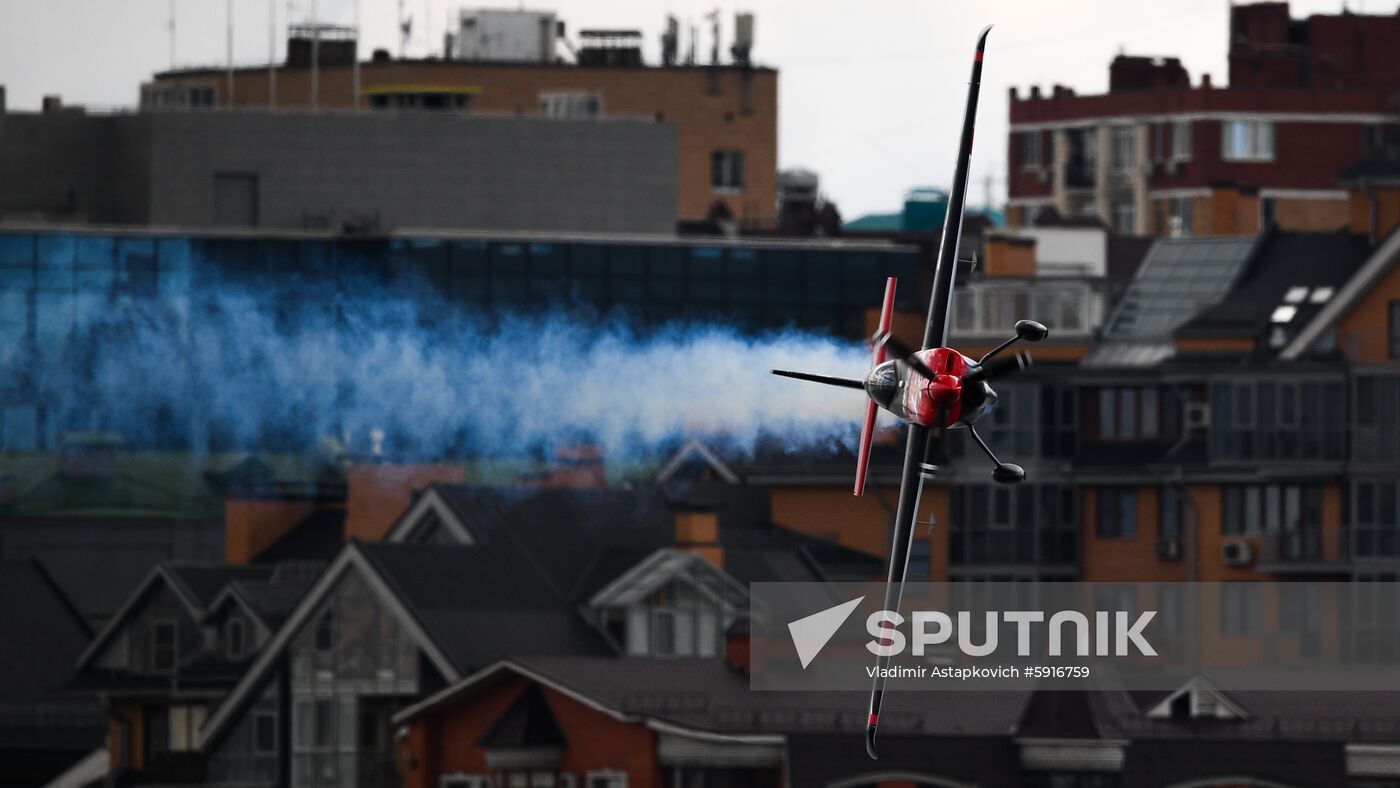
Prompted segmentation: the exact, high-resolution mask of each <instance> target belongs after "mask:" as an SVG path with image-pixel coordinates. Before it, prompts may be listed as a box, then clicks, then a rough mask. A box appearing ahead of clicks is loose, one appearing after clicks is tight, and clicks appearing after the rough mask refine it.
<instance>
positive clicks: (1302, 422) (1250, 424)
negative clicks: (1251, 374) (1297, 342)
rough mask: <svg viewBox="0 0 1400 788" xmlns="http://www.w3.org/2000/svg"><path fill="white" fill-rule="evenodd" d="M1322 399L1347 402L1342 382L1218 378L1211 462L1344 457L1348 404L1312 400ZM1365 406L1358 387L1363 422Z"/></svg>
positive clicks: (1358, 432)
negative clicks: (1331, 404) (1328, 404)
mask: <svg viewBox="0 0 1400 788" xmlns="http://www.w3.org/2000/svg"><path fill="white" fill-rule="evenodd" d="M1359 380H1361V378H1358V381H1359ZM1358 385H1359V384H1358ZM1318 402H1340V403H1345V402H1346V392H1345V389H1344V388H1343V384H1342V382H1341V381H1340V380H1325V379H1319V378H1313V379H1308V378H1303V379H1301V380H1299V379H1298V378H1296V377H1293V378H1290V379H1286V380H1284V379H1269V378H1261V379H1258V380H1241V381H1233V382H1231V381H1217V382H1215V383H1213V384H1212V385H1211V389H1210V411H1211V412H1210V423H1211V431H1210V442H1211V459H1212V461H1215V462H1220V461H1232V460H1251V461H1253V460H1270V461H1280V462H1282V461H1310V460H1340V459H1342V458H1343V455H1344V453H1345V438H1346V434H1347V430H1346V425H1345V422H1344V420H1343V417H1344V414H1345V411H1346V409H1345V408H1338V407H1331V408H1319V407H1315V406H1314V405H1313V404H1314V403H1318ZM1364 405H1365V403H1364V402H1363V401H1362V398H1361V392H1360V389H1358V396H1357V412H1358V421H1361V420H1362V419H1363V418H1364V415H1363V413H1362V411H1363V410H1364ZM1354 434H1355V436H1356V438H1357V440H1361V439H1362V437H1361V436H1362V435H1363V434H1364V430H1361V429H1360V428H1358V429H1357V430H1356V431H1355V432H1354Z"/></svg>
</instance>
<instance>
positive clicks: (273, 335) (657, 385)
mask: <svg viewBox="0 0 1400 788" xmlns="http://www.w3.org/2000/svg"><path fill="white" fill-rule="evenodd" d="M345 292H347V290H345V289H342V290H340V291H339V292H338V293H335V294H314V293H306V292H302V293H299V294H298V296H297V301H296V302H295V303H291V304H289V303H287V302H286V299H285V297H279V296H276V295H273V294H269V293H267V292H263V291H259V290H257V289H256V288H230V287H227V286H222V287H221V288H220V289H219V290H218V291H216V292H214V293H211V294H207V295H202V296H200V297H198V298H190V299H184V300H181V299H173V300H172V299H171V298H169V297H165V298H151V299H146V300H123V301H121V302H120V303H113V304H109V305H108V307H107V308H106V309H105V310H104V313H103V317H101V318H98V319H94V320H93V321H92V322H91V324H89V325H88V326H87V327H86V329H85V330H84V331H82V332H79V333H77V334H75V335H74V337H71V338H70V342H69V345H68V347H67V348H66V349H65V351H64V353H63V355H62V358H61V359H59V360H58V361H57V362H56V363H53V362H51V363H48V364H46V365H36V368H35V369H34V370H32V371H33V374H34V377H35V379H36V381H37V388H38V389H39V390H40V392H41V396H42V397H43V398H44V400H45V401H47V402H48V403H50V405H51V406H52V407H53V409H54V410H55V411H57V412H58V413H59V414H60V416H59V418H60V419H61V420H62V422H63V423H64V424H69V425H71V424H88V423H89V422H84V421H83V419H84V418H86V417H87V414H88V413H89V411H96V412H97V413H98V415H97V416H96V417H94V418H95V421H93V422H90V424H91V426H95V427H99V428H103V429H109V430H113V431H117V432H121V433H123V434H124V435H125V436H126V437H127V439H128V441H130V442H131V443H132V444H134V445H142V444H146V445H179V446H188V447H191V448H196V449H199V448H234V447H237V448H280V449H298V448H306V447H308V446H310V445H311V444H312V443H314V441H316V440H317V439H318V438H320V437H322V436H327V435H330V436H336V437H339V438H347V437H348V439H349V442H350V443H351V445H352V446H353V447H354V448H356V449H357V450H360V451H363V450H365V449H366V448H368V446H369V443H370V440H371V437H370V436H371V434H372V433H377V432H379V431H382V434H383V435H384V436H385V438H384V444H385V447H386V449H387V450H389V451H395V452H407V453H412V454H416V455H420V456H459V457H460V456H503V455H505V456H508V455H514V456H520V455H521V454H522V453H524V452H528V451H539V450H542V449H547V448H548V447H549V446H551V445H554V444H557V443H558V442H561V441H573V440H588V441H594V442H597V443H599V444H601V445H602V446H603V447H604V449H605V450H606V451H607V452H608V454H609V456H610V457H620V456H631V457H641V456H654V455H655V454H656V453H657V452H658V451H664V450H665V448H666V447H668V446H670V445H674V443H675V442H676V441H677V440H679V439H680V438H681V437H682V436H685V435H698V436H704V437H706V438H708V439H710V440H712V441H715V442H718V443H721V444H723V445H725V446H726V447H728V448H730V449H734V450H738V451H742V452H749V451H752V450H754V448H755V447H756V446H758V445H759V444H760V443H761V442H763V441H765V440H766V439H772V440H773V442H774V443H775V444H780V445H784V446H790V447H792V448H794V449H798V448H804V447H805V448H806V450H808V451H814V450H817V449H821V448H825V449H831V448H835V447H837V446H840V445H849V443H850V442H851V441H852V439H853V437H854V435H855V431H856V428H857V421H858V419H859V418H860V415H861V412H862V407H863V399H862V397H861V395H860V394H859V393H858V392H853V391H849V390H844V389H835V388H830V387H824V386H818V385H814V384H805V383H801V382H797V381H792V380H787V379H782V378H776V377H774V376H772V375H770V374H769V372H768V371H769V369H771V368H775V367H776V368H788V369H800V370H808V371H813V372H818V373H824V374H831V375H840V376H848V377H858V376H860V375H862V374H863V373H864V371H865V369H866V366H867V365H868V351H867V350H866V349H865V348H864V347H862V346H861V345H860V344H858V343H853V342H848V341H845V340H836V339H832V338H830V337H824V336H819V335H813V334H809V333H802V332H796V331H787V332H779V333H769V334H764V335H759V336H746V335H744V334H742V333H741V332H739V331H737V330H734V329H731V328H727V327H725V326H720V325H713V324H711V325H696V324H672V325H669V326H665V327H663V328H660V329H654V330H650V331H646V332H643V331H639V330H636V329H633V328H631V327H630V326H631V325H632V323H631V322H630V321H628V320H626V319H625V316H623V315H615V316H606V317H605V318H604V319H601V320H591V321H585V320H580V319H576V318H573V317H569V316H568V313H565V312H558V311H551V312H549V313H548V314H544V315H514V316H508V317H505V318H503V319H496V318H492V317H490V316H484V315H480V316H461V315H457V316H453V317H445V316H446V315H452V314H453V312H454V310H453V309H449V308H447V306H446V305H445V304H444V303H442V302H441V301H440V300H438V299H437V298H436V296H434V295H432V294H430V293H429V294H425V293H424V292H422V290H421V289H418V288H414V287H410V286H403V287H400V288H397V289H394V290H392V291H390V292H387V293H385V292H379V291H374V292H375V295H374V296H373V297H369V296H367V295H364V293H366V292H370V291H367V290H364V289H359V288H350V289H348V292H353V293H359V294H360V295H357V296H355V297H347V296H346V295H344V293H345ZM455 311H456V312H459V313H460V312H461V311H462V310H461V309H460V308H459V309H456V310H455Z"/></svg>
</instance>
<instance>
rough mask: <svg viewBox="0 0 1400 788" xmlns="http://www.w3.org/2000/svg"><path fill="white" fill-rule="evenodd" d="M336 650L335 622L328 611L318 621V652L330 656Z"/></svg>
mask: <svg viewBox="0 0 1400 788" xmlns="http://www.w3.org/2000/svg"><path fill="white" fill-rule="evenodd" d="M334 648H335V620H334V619H333V618H332V617H331V611H329V610H327V611H326V612H325V613H322V614H321V617H320V618H318V619H316V651H318V652H320V653H322V654H328V653H330V652H331V650H332V649H334Z"/></svg>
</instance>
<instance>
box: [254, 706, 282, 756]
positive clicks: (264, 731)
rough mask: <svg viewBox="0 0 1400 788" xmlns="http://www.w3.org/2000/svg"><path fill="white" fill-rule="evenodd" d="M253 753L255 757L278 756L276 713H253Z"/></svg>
mask: <svg viewBox="0 0 1400 788" xmlns="http://www.w3.org/2000/svg"><path fill="white" fill-rule="evenodd" d="M253 753H254V754H255V755H275V754H277V713H276V712H272V711H255V712H253Z"/></svg>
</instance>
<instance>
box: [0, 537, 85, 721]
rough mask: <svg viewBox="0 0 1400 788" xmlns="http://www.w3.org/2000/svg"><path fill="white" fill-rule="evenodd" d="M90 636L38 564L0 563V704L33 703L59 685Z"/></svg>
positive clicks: (68, 675) (83, 622) (78, 617)
mask: <svg viewBox="0 0 1400 788" xmlns="http://www.w3.org/2000/svg"><path fill="white" fill-rule="evenodd" d="M91 637H92V631H91V630H89V629H88V626H87V623H86V622H85V621H84V620H83V618H82V616H81V615H80V614H79V613H78V611H77V609H76V608H74V607H73V604H72V602H70V601H69V600H68V599H67V597H65V596H64V594H63V592H62V591H61V590H60V589H59V587H58V585H57V584H56V583H54V581H53V578H51V577H50V576H49V574H48V572H46V571H44V568H43V566H42V565H41V564H39V562H37V561H5V562H0V704H11V703H26V704H27V703H35V702H37V701H40V700H42V699H44V698H46V697H48V696H49V695H50V693H51V692H52V691H53V690H55V689H57V688H60V687H62V686H64V685H65V684H66V683H67V682H68V680H69V679H70V678H71V677H72V674H73V666H74V664H75V663H76V662H77V659H78V655H79V654H80V653H82V651H83V648H84V647H85V646H87V643H88V640H89V639H90V638H91Z"/></svg>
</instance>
